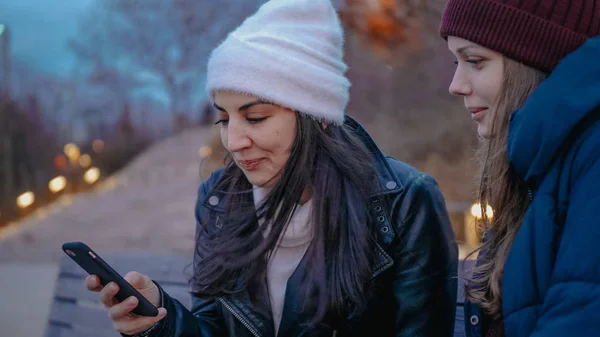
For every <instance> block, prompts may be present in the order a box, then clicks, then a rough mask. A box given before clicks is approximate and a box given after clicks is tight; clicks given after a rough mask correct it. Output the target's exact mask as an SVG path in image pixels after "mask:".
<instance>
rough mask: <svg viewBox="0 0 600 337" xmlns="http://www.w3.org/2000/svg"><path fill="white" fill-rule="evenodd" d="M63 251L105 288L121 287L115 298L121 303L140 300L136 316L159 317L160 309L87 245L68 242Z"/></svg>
mask: <svg viewBox="0 0 600 337" xmlns="http://www.w3.org/2000/svg"><path fill="white" fill-rule="evenodd" d="M62 249H63V251H64V252H65V254H67V255H68V256H69V257H71V259H73V261H75V262H76V263H77V264H78V265H79V266H80V267H81V268H83V269H84V270H85V271H86V272H87V273H88V274H90V275H96V276H98V277H99V278H100V283H101V284H102V285H103V286H106V285H107V284H108V283H110V282H114V283H116V284H117V285H118V286H119V292H118V293H117V295H115V298H116V299H117V300H118V301H119V302H122V301H124V300H126V299H127V298H129V297H130V296H135V297H136V298H137V299H138V305H137V307H135V309H133V311H132V312H133V313H134V314H136V315H139V316H150V317H156V316H158V309H157V308H156V307H155V306H154V305H153V304H152V303H150V301H148V299H146V297H144V296H143V295H142V294H140V293H139V292H138V291H137V290H136V289H135V288H134V287H133V286H131V284H129V282H127V281H126V280H125V279H124V278H123V277H122V276H121V275H119V273H117V272H116V271H115V270H114V269H113V268H112V267H111V266H109V265H108V263H106V262H105V261H104V260H103V259H102V258H101V257H100V255H98V254H97V253H96V252H94V251H93V250H92V249H91V248H90V247H88V246H87V245H86V244H85V243H83V242H66V243H64V244H63V245H62Z"/></svg>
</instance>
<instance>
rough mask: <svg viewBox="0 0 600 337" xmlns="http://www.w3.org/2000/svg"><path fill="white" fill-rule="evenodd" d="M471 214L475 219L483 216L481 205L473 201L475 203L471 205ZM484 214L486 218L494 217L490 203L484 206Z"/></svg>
mask: <svg viewBox="0 0 600 337" xmlns="http://www.w3.org/2000/svg"><path fill="white" fill-rule="evenodd" d="M471 215H473V216H474V217H475V219H477V220H480V219H482V218H483V214H482V207H481V204H480V203H475V204H473V206H471ZM485 215H486V217H487V218H488V219H491V218H493V217H494V210H493V209H492V206H490V205H486V206H485Z"/></svg>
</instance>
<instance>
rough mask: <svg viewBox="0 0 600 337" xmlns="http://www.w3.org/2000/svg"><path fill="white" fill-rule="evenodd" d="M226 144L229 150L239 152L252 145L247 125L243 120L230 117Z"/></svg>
mask: <svg viewBox="0 0 600 337" xmlns="http://www.w3.org/2000/svg"><path fill="white" fill-rule="evenodd" d="M225 136H226V137H227V140H226V142H225V143H226V146H227V150H228V151H229V152H239V151H242V150H244V149H247V148H249V147H250V146H251V145H252V140H251V139H250V137H249V135H248V132H247V130H246V126H245V125H244V124H243V122H240V121H237V120H234V119H233V118H231V119H230V121H229V125H228V126H227V130H226V135H225Z"/></svg>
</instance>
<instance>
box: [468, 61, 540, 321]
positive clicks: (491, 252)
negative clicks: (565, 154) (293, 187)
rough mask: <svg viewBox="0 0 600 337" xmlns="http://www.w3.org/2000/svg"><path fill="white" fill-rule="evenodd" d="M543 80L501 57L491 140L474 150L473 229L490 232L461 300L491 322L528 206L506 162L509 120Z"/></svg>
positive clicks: (522, 186) (525, 191)
mask: <svg viewBox="0 0 600 337" xmlns="http://www.w3.org/2000/svg"><path fill="white" fill-rule="evenodd" d="M545 78H546V74H545V73H543V72H541V71H539V70H537V69H534V68H531V67H528V66H526V65H524V64H522V63H519V62H517V61H514V60H511V59H508V58H504V81H503V85H502V90H501V94H500V97H499V100H498V102H497V105H496V107H497V109H496V111H497V112H496V114H495V116H494V118H493V121H492V126H491V134H492V136H491V137H490V139H486V140H482V142H481V148H480V151H479V158H480V159H481V166H482V171H481V182H480V185H479V200H480V205H481V208H482V209H481V214H482V219H481V221H480V223H479V225H480V226H479V229H480V231H481V233H484V232H486V231H487V230H488V229H491V233H490V235H489V237H486V241H485V242H484V243H483V244H482V245H481V246H480V247H479V248H478V250H479V251H481V252H484V254H485V256H486V259H485V260H484V261H485V262H484V263H483V264H481V265H480V266H479V267H477V268H474V270H473V277H472V279H471V280H469V282H468V284H469V286H468V287H467V288H466V296H467V298H468V299H469V300H471V301H472V302H474V303H478V304H479V305H480V306H481V307H482V308H483V309H484V310H485V311H486V312H487V313H488V314H490V315H491V316H493V317H500V316H501V315H502V275H503V273H504V263H505V261H506V258H507V257H508V253H509V251H510V248H511V245H512V243H513V241H514V239H515V236H516V234H517V231H518V230H519V228H520V226H521V222H522V221H523V217H524V216H525V212H526V211H527V208H528V207H529V202H530V201H529V196H528V189H527V186H526V185H525V184H524V182H523V181H522V180H521V179H520V178H519V177H518V176H517V175H516V173H515V172H514V171H513V169H512V168H511V167H510V165H509V162H508V156H507V137H508V127H509V118H510V114H511V113H512V112H513V111H515V110H516V109H518V108H520V107H521V106H522V105H523V104H524V103H525V100H526V99H527V97H528V96H529V95H530V94H531V93H532V92H533V90H534V89H535V88H536V87H537V86H538V85H539V84H540V83H541V82H542V81H543V80H544V79H545ZM487 205H490V206H491V207H492V209H493V210H494V214H493V216H492V217H491V218H489V217H488V216H487V214H486V213H487V212H486V207H487ZM476 251H477V250H476ZM476 251H475V252H476ZM475 252H473V253H472V254H474V253H475Z"/></svg>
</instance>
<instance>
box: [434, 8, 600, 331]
mask: <svg viewBox="0 0 600 337" xmlns="http://www.w3.org/2000/svg"><path fill="white" fill-rule="evenodd" d="M440 33H441V35H442V37H443V38H444V39H445V40H446V41H447V42H448V47H449V49H450V51H451V52H452V53H453V54H454V55H455V57H456V64H457V66H456V72H455V75H454V79H453V80H452V83H451V84H450V92H451V93H452V94H454V95H459V96H462V97H463V98H464V103H465V106H466V108H467V109H468V110H469V112H470V113H471V117H472V118H473V120H474V121H475V122H476V124H477V132H478V134H479V136H480V138H481V143H482V147H481V162H482V174H481V181H480V188H479V198H480V201H481V205H482V207H487V205H490V206H491V207H492V208H493V210H494V214H493V217H490V218H488V217H486V216H485V215H486V212H482V214H483V215H484V218H483V219H482V223H481V225H482V229H483V230H482V232H483V233H485V234H484V237H483V244H482V246H481V247H480V250H479V253H478V258H477V263H476V267H475V269H474V271H473V276H472V277H471V278H470V279H469V280H467V282H466V284H467V285H466V289H465V291H466V296H467V303H466V304H465V323H466V324H465V327H466V334H467V336H471V337H477V336H511V337H519V336H535V337H542V336H543V337H548V336H568V335H571V334H573V335H576V336H600V217H599V216H598V210H600V192H599V191H600V123H599V122H598V116H599V115H600V37H599V35H600V0H536V1H533V0H528V1H525V0H449V1H448V3H447V5H446V9H445V11H444V14H443V18H442V22H441V27H440Z"/></svg>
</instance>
